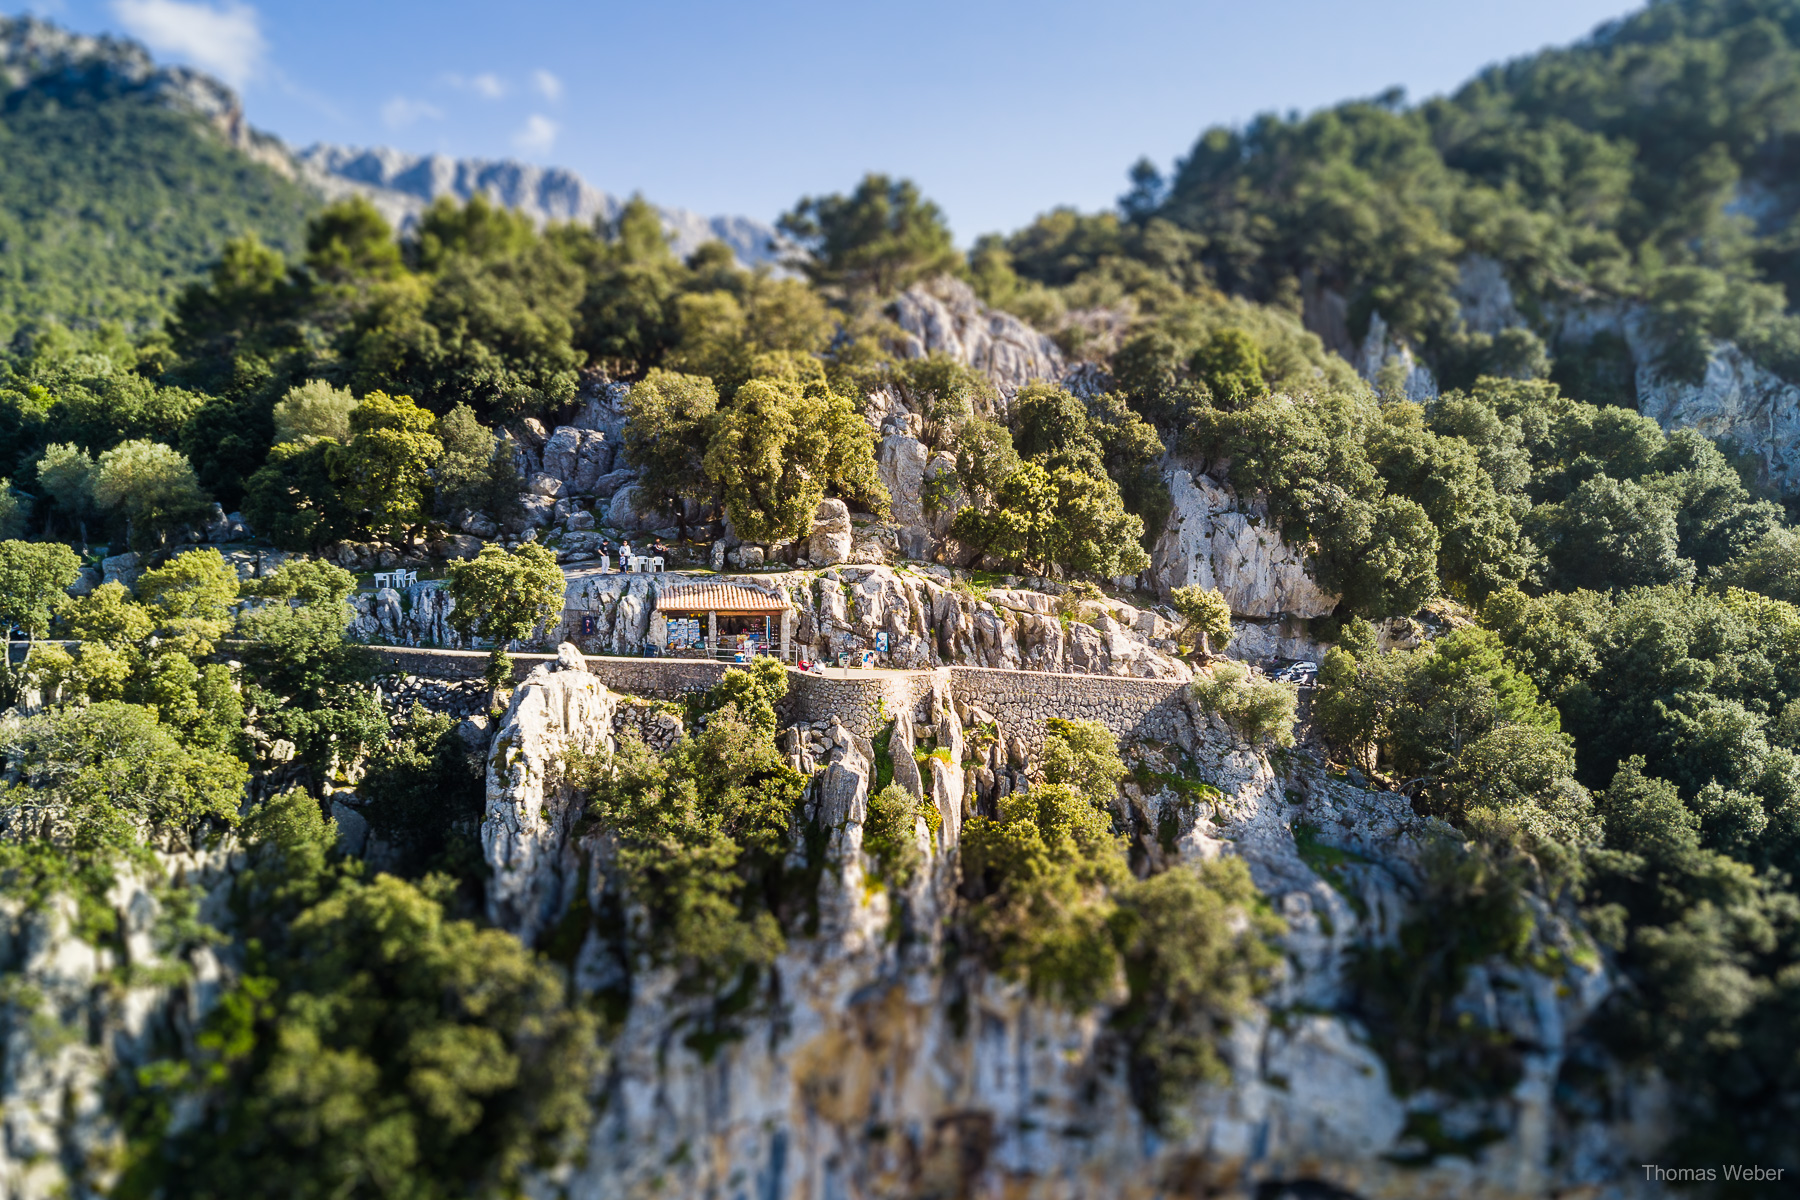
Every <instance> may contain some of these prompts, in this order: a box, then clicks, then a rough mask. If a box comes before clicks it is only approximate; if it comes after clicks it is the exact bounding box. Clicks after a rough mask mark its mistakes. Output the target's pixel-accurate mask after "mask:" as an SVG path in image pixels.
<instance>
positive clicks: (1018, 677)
mask: <svg viewBox="0 0 1800 1200" xmlns="http://www.w3.org/2000/svg"><path fill="white" fill-rule="evenodd" d="M943 670H944V672H945V673H946V674H947V675H948V676H949V677H950V679H949V682H950V696H951V698H952V699H953V700H954V701H955V702H956V704H957V706H958V708H959V709H960V707H961V706H962V705H964V704H973V705H979V706H981V707H982V708H985V709H987V711H988V712H990V713H992V714H993V715H994V717H995V718H996V719H998V721H999V722H1000V727H1001V728H1002V729H1004V730H1005V731H1006V736H1007V737H1009V738H1010V737H1022V738H1024V739H1025V742H1026V744H1027V745H1028V746H1030V747H1031V749H1032V750H1033V752H1035V751H1037V750H1039V749H1040V748H1042V746H1043V744H1044V728H1045V722H1047V721H1048V720H1049V719H1050V718H1051V717H1061V718H1063V719H1064V720H1068V721H1082V720H1086V721H1098V722H1100V723H1101V724H1102V725H1104V726H1106V727H1107V728H1108V729H1110V730H1111V731H1112V732H1113V735H1114V736H1116V737H1119V738H1138V739H1151V740H1155V741H1161V742H1172V741H1174V740H1175V735H1176V730H1177V722H1178V721H1180V720H1182V719H1183V718H1182V703H1181V698H1182V693H1183V692H1184V691H1185V690H1186V689H1187V684H1185V683H1177V682H1172V681H1166V680H1160V679H1120V678H1118V677H1116V676H1110V675H1051V674H1047V673H1044V672H1040V671H994V670H989V669H987V668H984V667H945V668H944V669H943Z"/></svg>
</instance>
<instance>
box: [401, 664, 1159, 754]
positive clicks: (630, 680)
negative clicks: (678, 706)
mask: <svg viewBox="0 0 1800 1200" xmlns="http://www.w3.org/2000/svg"><path fill="white" fill-rule="evenodd" d="M371 649H372V650H373V651H374V652H375V653H376V654H377V655H378V656H379V657H380V658H381V659H382V660H383V661H384V662H386V663H388V664H389V665H390V666H391V667H392V668H393V669H394V670H395V671H398V672H401V673H403V674H407V675H418V676H422V677H426V678H439V679H476V678H479V677H480V676H481V673H482V670H483V668H484V666H485V664H486V661H487V655H486V654H484V653H482V652H480V651H471V650H425V649H417V648H413V647H406V646H374V647H371ZM586 660H587V666H588V670H589V671H592V672H593V673H594V674H595V675H598V676H599V677H600V678H601V680H602V681H604V682H605V684H606V686H607V687H608V688H609V689H611V690H612V691H614V692H618V693H620V694H623V695H627V696H642V697H645V698H648V699H652V700H680V699H682V698H683V697H684V696H686V695H688V694H690V693H692V692H696V691H705V690H706V689H708V688H711V687H713V686H714V685H716V684H717V683H718V682H719V680H720V679H721V678H723V677H724V675H725V672H726V671H728V670H730V669H731V668H732V666H733V664H731V663H722V662H707V661H702V660H696V659H669V658H613V657H607V656H602V655H588V656H586ZM554 661H555V656H553V655H548V654H515V655H513V677H514V680H515V681H517V680H520V679H523V678H524V677H525V676H526V675H527V674H529V673H530V672H531V670H532V668H534V667H536V666H537V665H538V664H539V663H541V662H554ZM938 682H942V683H944V684H945V685H946V688H945V690H946V691H947V692H948V694H949V696H950V698H951V700H952V701H953V702H954V703H955V704H956V705H957V706H958V707H959V708H960V707H962V706H963V705H976V706H979V707H981V708H983V709H986V710H987V711H988V712H989V713H991V714H993V716H994V717H995V719H996V720H998V721H999V723H1000V726H1001V728H1002V729H1004V730H1005V732H1006V735H1007V736H1008V737H1021V738H1023V739H1024V740H1025V742H1026V744H1027V745H1028V746H1029V747H1031V748H1032V749H1033V750H1034V751H1035V750H1037V749H1038V748H1040V747H1041V746H1042V745H1043V741H1044V730H1045V726H1046V723H1047V722H1048V721H1049V720H1050V718H1052V717H1062V718H1064V719H1066V720H1090V721H1099V722H1100V723H1101V724H1102V725H1105V726H1106V727H1107V728H1108V729H1109V730H1111V731H1112V732H1113V734H1114V735H1115V736H1117V737H1119V738H1122V739H1123V738H1135V739H1151V740H1155V741H1163V742H1172V741H1177V740H1179V734H1180V731H1181V723H1182V722H1183V721H1185V720H1187V716H1186V712H1185V707H1184V705H1183V704H1182V697H1183V694H1184V692H1185V691H1186V686H1187V685H1186V684H1184V683H1180V682H1177V681H1173V680H1161V679H1125V678H1120V677H1118V676H1112V675H1062V674H1051V673H1048V672H1044V671H1008V670H996V669H993V668H989V667H940V668H938V669H937V670H935V671H874V672H867V673H864V672H854V673H851V674H849V675H848V676H845V675H841V674H836V673H834V669H832V668H827V669H826V671H825V672H823V673H813V672H806V673H803V672H800V671H796V670H794V669H793V668H789V669H788V698H787V700H786V701H785V702H784V703H783V704H782V706H781V716H782V718H783V719H784V720H785V721H788V722H812V721H828V720H830V719H831V718H832V717H836V718H837V719H838V720H839V721H840V722H841V723H842V724H843V725H844V727H845V728H847V729H849V730H850V731H851V732H853V733H855V734H857V735H858V736H860V737H873V736H874V735H875V734H876V733H878V732H879V731H880V729H881V726H882V725H883V724H884V723H885V722H886V721H888V720H891V719H893V718H894V717H897V716H898V715H900V714H901V713H910V712H913V711H914V710H915V709H916V707H917V705H918V703H919V702H920V700H921V699H922V698H923V697H924V696H925V695H926V693H928V692H929V691H931V690H932V686H933V684H934V683H938Z"/></svg>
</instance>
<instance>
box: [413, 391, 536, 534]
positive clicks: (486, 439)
mask: <svg viewBox="0 0 1800 1200" xmlns="http://www.w3.org/2000/svg"><path fill="white" fill-rule="evenodd" d="M437 433H438V440H440V441H441V442H443V444H444V457H443V459H442V461H441V462H440V463H439V464H438V468H437V472H436V489H435V490H436V498H437V507H438V511H439V512H444V513H452V512H455V511H457V510H458V509H462V508H472V509H475V510H476V511H478V512H485V513H490V514H493V515H495V516H499V517H505V516H507V515H509V514H510V513H511V512H512V511H514V510H515V509H517V507H518V503H519V500H518V494H519V492H520V491H521V490H522V489H521V484H520V480H519V469H518V466H517V464H516V463H515V462H514V461H513V455H512V453H511V451H510V450H509V449H508V448H506V447H505V446H504V445H503V444H502V443H501V441H500V439H499V438H497V437H496V436H495V435H494V431H493V430H491V429H489V428H488V427H487V426H485V425H483V424H482V423H481V422H480V421H479V420H477V419H476V417H475V410H474V409H472V408H470V407H469V406H468V405H466V404H458V405H456V407H454V408H452V409H451V410H450V411H449V412H447V413H445V414H444V415H443V416H442V417H440V418H438V424H437Z"/></svg>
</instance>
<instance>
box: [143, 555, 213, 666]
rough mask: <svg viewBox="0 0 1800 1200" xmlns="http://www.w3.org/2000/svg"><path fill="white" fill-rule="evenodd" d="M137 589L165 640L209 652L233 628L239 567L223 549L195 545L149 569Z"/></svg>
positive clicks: (186, 648)
mask: <svg viewBox="0 0 1800 1200" xmlns="http://www.w3.org/2000/svg"><path fill="white" fill-rule="evenodd" d="M137 594H138V599H139V600H140V601H141V602H142V603H143V605H144V607H145V608H146V609H147V610H148V612H149V613H150V616H151V619H152V620H153V621H154V622H155V624H156V632H157V634H158V635H159V636H160V637H161V638H162V639H163V641H164V642H166V643H167V644H168V645H169V646H171V647H172V648H174V649H176V650H179V651H181V652H182V653H184V654H189V655H194V656H204V655H207V654H211V653H212V648H213V643H214V642H215V641H217V640H218V639H219V638H221V637H223V636H224V634H225V631H226V630H228V629H230V628H231V622H232V607H233V606H234V605H235V604H236V603H237V598H238V577H237V571H236V570H234V569H233V568H232V567H231V566H230V565H229V564H227V563H226V561H225V558H224V556H223V555H221V554H220V553H219V552H218V551H217V550H210V549H209V550H189V551H188V552H186V553H185V554H179V555H176V556H175V557H174V558H173V559H171V560H169V562H168V563H166V564H165V565H163V566H160V567H157V568H156V569H155V570H152V571H146V572H145V573H144V575H143V577H142V578H141V579H139V580H138V583H137Z"/></svg>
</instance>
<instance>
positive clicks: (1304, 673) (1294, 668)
mask: <svg viewBox="0 0 1800 1200" xmlns="http://www.w3.org/2000/svg"><path fill="white" fill-rule="evenodd" d="M1275 681H1276V682H1277V683H1302V684H1307V685H1309V686H1310V685H1312V684H1314V683H1317V682H1318V681H1319V664H1318V663H1316V662H1308V661H1301V662H1297V663H1289V664H1288V665H1287V666H1285V667H1283V668H1281V670H1279V671H1277V672H1276V673H1275Z"/></svg>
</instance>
